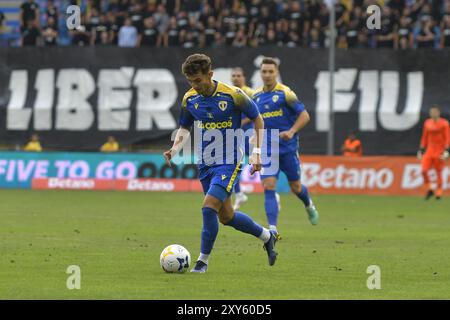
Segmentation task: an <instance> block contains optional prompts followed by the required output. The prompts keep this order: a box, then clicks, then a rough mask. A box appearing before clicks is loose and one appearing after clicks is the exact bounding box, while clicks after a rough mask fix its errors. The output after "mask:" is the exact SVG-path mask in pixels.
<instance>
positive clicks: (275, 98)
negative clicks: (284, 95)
mask: <svg viewBox="0 0 450 320" xmlns="http://www.w3.org/2000/svg"><path fill="white" fill-rule="evenodd" d="M279 98H280V97H279V96H278V95H277V94H276V95H274V96H273V97H272V101H273V102H277V101H278V99H279Z"/></svg>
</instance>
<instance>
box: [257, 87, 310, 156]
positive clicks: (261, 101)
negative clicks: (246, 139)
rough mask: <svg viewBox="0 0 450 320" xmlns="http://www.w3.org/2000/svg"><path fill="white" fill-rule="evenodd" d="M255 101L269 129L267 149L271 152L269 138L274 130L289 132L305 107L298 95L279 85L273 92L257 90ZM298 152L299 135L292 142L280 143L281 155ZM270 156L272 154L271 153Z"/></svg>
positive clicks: (265, 125)
mask: <svg viewBox="0 0 450 320" xmlns="http://www.w3.org/2000/svg"><path fill="white" fill-rule="evenodd" d="M253 100H254V101H255V102H256V104H257V106H258V109H259V112H260V114H261V116H262V117H263V119H264V128H265V129H267V137H268V138H267V143H266V145H267V148H268V150H269V151H270V150H271V144H270V142H271V141H270V139H269V137H270V136H271V131H270V130H273V129H278V130H279V131H280V132H282V131H286V130H289V129H290V128H291V127H292V126H293V124H294V123H295V121H296V120H297V118H298V116H299V115H300V113H302V112H303V111H304V110H305V106H304V105H303V103H301V102H300V101H299V100H298V98H297V95H296V94H295V93H294V91H292V90H291V89H290V88H289V87H288V86H285V85H283V84H281V83H277V84H276V85H275V87H274V88H273V89H272V91H268V92H266V91H264V90H263V87H261V88H258V89H256V90H255V92H254V94H253ZM297 151H298V134H296V135H295V136H294V137H293V138H292V139H291V140H289V141H285V140H283V139H280V141H279V153H280V154H284V153H288V152H297ZM268 154H271V152H269V153H268Z"/></svg>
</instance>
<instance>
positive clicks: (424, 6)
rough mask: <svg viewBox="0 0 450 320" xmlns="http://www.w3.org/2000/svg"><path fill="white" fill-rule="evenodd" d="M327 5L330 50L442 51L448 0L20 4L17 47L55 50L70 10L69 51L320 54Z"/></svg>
mask: <svg viewBox="0 0 450 320" xmlns="http://www.w3.org/2000/svg"><path fill="white" fill-rule="evenodd" d="M36 1H38V2H39V3H41V6H39V4H38V3H37V2H36ZM333 2H334V3H335V4H334V5H335V9H336V28H337V36H336V43H337V47H338V48H394V49H408V48H443V47H450V0H384V1H383V0H378V1H377V0H337V1H333V0H325V1H323V0H60V1H56V0H53V1H52V0H25V1H24V3H23V4H22V6H21V14H20V25H21V28H20V32H21V40H20V45H22V46H36V45H42V46H54V45H58V44H61V41H60V40H61V37H62V36H61V32H60V31H61V29H62V28H66V24H65V19H66V18H67V15H66V13H65V9H66V7H67V6H68V5H70V4H76V5H79V6H80V8H81V25H80V26H79V27H78V28H77V29H75V30H71V31H69V32H66V34H67V39H68V41H67V42H66V43H67V44H70V45H76V46H93V45H97V46H112V45H114V46H120V47H144V46H150V47H176V46H178V47H184V48H192V47H202V48H203V47H224V46H232V47H259V46H267V45H272V46H286V47H305V48H306V47H309V48H323V47H326V46H327V45H328V34H329V31H328V30H329V28H328V24H329V14H330V9H329V6H331V5H333ZM42 4H44V5H42ZM372 4H376V5H379V6H380V7H381V28H380V29H378V30H377V29H375V30H369V29H368V28H367V25H366V21H367V17H368V14H367V13H366V8H367V7H368V6H369V5H372ZM1 17H2V15H1V14H0V21H2V19H3V20H4V18H1Z"/></svg>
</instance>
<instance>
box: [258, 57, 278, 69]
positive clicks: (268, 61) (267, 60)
mask: <svg viewBox="0 0 450 320" xmlns="http://www.w3.org/2000/svg"><path fill="white" fill-rule="evenodd" d="M263 64H273V65H275V67H277V68H278V63H277V60H275V58H270V57H265V58H264V59H263V60H262V62H261V66H262V65H263Z"/></svg>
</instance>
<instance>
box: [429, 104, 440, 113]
mask: <svg viewBox="0 0 450 320" xmlns="http://www.w3.org/2000/svg"><path fill="white" fill-rule="evenodd" d="M431 109H438V110H439V111H441V107H439V106H438V105H437V104H432V105H431V106H430V110H431Z"/></svg>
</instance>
